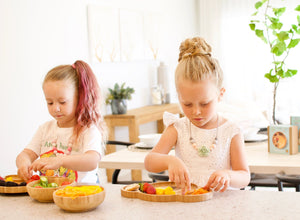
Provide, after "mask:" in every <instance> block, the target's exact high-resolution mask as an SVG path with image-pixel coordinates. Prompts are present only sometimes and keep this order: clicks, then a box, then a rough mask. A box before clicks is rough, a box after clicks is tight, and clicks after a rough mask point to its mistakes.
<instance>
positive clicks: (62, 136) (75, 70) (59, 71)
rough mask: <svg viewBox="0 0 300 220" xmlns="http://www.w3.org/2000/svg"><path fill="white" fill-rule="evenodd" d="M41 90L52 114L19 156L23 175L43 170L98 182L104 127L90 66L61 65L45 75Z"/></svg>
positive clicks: (42, 172) (82, 180)
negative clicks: (49, 119)
mask: <svg viewBox="0 0 300 220" xmlns="http://www.w3.org/2000/svg"><path fill="white" fill-rule="evenodd" d="M43 91H44V95H45V99H46V102H47V106H48V111H49V113H50V115H51V116H52V117H53V118H54V120H51V121H48V122H46V123H44V124H43V125H41V126H40V127H39V129H38V130H37V132H36V134H35V135H34V137H33V138H32V140H31V142H30V143H29V144H28V145H27V146H26V148H25V149H24V150H23V151H22V152H21V153H20V154H19V155H18V156H17V159H16V164H17V167H18V174H19V176H21V177H22V178H23V179H24V180H28V179H30V178H31V176H32V174H33V171H40V173H41V175H50V176H68V177H70V178H73V179H75V180H77V181H78V182H90V183H96V182H97V181H98V177H97V170H98V162H99V161H100V158H101V155H100V154H101V152H102V146H103V143H104V141H105V129H104V122H103V120H102V116H101V114H100V111H99V109H100V90H99V86H98V83H97V79H96V77H95V75H94V74H93V72H92V70H91V68H90V67H89V65H88V64H87V63H85V62H84V61H80V60H78V61H76V62H75V63H74V64H72V65H60V66H57V67H55V68H53V69H52V70H50V71H49V72H48V73H47V75H46V76H45V78H44V82H43ZM39 157H40V158H39Z"/></svg>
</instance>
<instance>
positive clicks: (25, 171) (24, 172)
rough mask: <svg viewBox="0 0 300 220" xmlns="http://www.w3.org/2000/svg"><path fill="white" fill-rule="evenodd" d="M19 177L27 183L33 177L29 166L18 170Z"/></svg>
mask: <svg viewBox="0 0 300 220" xmlns="http://www.w3.org/2000/svg"><path fill="white" fill-rule="evenodd" d="M18 176H19V177H21V179H23V180H24V181H25V182H27V181H28V180H30V178H31V176H32V170H30V168H29V166H25V165H24V166H21V167H20V168H19V169H18Z"/></svg>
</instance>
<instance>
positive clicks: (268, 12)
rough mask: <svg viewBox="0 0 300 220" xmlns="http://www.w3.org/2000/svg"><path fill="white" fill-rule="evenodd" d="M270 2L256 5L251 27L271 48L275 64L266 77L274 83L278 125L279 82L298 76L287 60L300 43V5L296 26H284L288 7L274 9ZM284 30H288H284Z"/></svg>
mask: <svg viewBox="0 0 300 220" xmlns="http://www.w3.org/2000/svg"><path fill="white" fill-rule="evenodd" d="M270 2H271V1H270V0H261V1H258V2H256V3H255V9H256V11H255V13H254V14H252V16H253V17H254V19H252V20H251V22H250V24H249V26H250V28H251V30H252V31H254V33H255V34H256V36H257V37H259V38H260V39H262V40H263V42H265V43H266V44H267V45H268V46H269V48H270V56H272V61H273V62H272V67H271V69H270V70H269V71H268V72H267V73H266V74H265V77H266V78H267V79H268V80H269V81H270V82H271V83H274V89H273V91H274V92H273V111H272V121H273V124H277V120H276V114H275V111H276V94H277V89H278V85H279V82H280V80H281V79H283V78H286V77H292V76H294V75H296V74H297V70H294V69H289V68H288V67H287V65H286V59H287V57H288V56H289V54H290V50H291V49H293V48H295V47H296V46H297V45H298V44H299V42H300V38H299V36H298V35H299V34H300V15H299V14H300V13H299V12H300V5H298V6H297V7H296V8H295V11H296V13H299V14H298V15H297V17H296V19H295V22H296V24H284V23H283V19H282V15H283V14H284V13H285V11H286V7H274V6H272V5H271V4H270ZM283 28H287V29H286V30H283ZM297 37H298V38H297Z"/></svg>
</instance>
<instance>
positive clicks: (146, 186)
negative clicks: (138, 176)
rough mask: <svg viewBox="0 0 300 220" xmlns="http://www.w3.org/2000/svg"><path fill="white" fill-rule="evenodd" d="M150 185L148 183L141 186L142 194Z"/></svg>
mask: <svg viewBox="0 0 300 220" xmlns="http://www.w3.org/2000/svg"><path fill="white" fill-rule="evenodd" d="M149 185H150V184H149V183H144V185H143V192H147V188H148V186H149Z"/></svg>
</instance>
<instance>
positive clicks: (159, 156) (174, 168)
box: [144, 125, 190, 194]
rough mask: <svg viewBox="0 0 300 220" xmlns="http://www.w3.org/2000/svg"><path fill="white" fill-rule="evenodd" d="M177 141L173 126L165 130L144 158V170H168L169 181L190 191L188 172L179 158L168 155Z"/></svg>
mask: <svg viewBox="0 0 300 220" xmlns="http://www.w3.org/2000/svg"><path fill="white" fill-rule="evenodd" d="M176 141H177V130H176V129H175V128H174V126H173V125H171V126H169V127H167V128H166V130H165V131H164V133H163V134H162V136H161V138H160V140H159V142H158V143H157V145H156V146H155V147H154V148H153V149H152V151H151V152H150V153H149V154H148V155H147V156H146V157H145V161H144V162H145V168H146V170H148V171H150V172H156V173H157V172H161V171H164V170H168V172H169V179H170V181H174V182H175V183H176V185H177V186H178V187H180V188H181V189H182V193H183V194H184V192H185V188H186V187H187V189H188V190H190V178H189V172H188V169H187V168H186V166H185V164H184V163H183V162H182V160H180V159H179V158H177V157H175V156H172V155H168V153H169V152H170V150H171V149H172V147H173V146H175V144H176Z"/></svg>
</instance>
